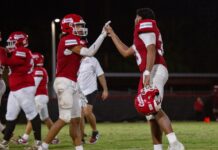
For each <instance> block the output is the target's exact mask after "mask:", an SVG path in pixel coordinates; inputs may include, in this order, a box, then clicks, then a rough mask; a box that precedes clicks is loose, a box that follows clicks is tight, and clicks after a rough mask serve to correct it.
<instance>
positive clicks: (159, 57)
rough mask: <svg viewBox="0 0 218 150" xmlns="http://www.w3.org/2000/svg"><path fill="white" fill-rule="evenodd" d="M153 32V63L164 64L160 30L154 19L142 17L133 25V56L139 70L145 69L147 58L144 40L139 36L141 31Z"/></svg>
mask: <svg viewBox="0 0 218 150" xmlns="http://www.w3.org/2000/svg"><path fill="white" fill-rule="evenodd" d="M148 32H153V33H155V36H156V51H157V52H156V58H155V63H154V64H163V65H164V66H166V63H165V60H164V57H163V42H162V38H161V34H160V31H159V29H158V27H157V25H156V21H155V20H151V19H144V20H141V21H139V23H138V24H137V25H136V26H135V31H134V45H135V47H136V49H134V51H135V56H136V60H137V64H138V66H139V70H140V72H144V70H145V69H146V61H147V60H146V58H147V48H146V46H145V44H144V42H143V41H142V40H141V39H140V38H139V35H140V34H141V33H148Z"/></svg>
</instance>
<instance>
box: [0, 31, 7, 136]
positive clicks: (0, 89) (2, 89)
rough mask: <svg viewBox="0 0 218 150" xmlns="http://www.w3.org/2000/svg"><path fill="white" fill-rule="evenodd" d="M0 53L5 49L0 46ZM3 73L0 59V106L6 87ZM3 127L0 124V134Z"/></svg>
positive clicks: (0, 39)
mask: <svg viewBox="0 0 218 150" xmlns="http://www.w3.org/2000/svg"><path fill="white" fill-rule="evenodd" d="M1 41H2V36H1V32H0V42H1ZM0 51H5V48H3V47H1V46H0ZM3 71H4V66H3V65H2V64H1V59H0V105H1V100H2V96H3V95H4V93H5V91H6V86H5V82H4V80H3V79H2V74H3ZM4 129H5V126H4V125H3V124H2V123H1V122H0V132H2V133H4V131H5V130H4Z"/></svg>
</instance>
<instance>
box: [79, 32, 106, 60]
mask: <svg viewBox="0 0 218 150" xmlns="http://www.w3.org/2000/svg"><path fill="white" fill-rule="evenodd" d="M105 37H106V36H105V35H104V34H100V35H99V37H98V38H97V39H96V41H95V42H94V43H93V44H92V45H91V46H90V47H89V48H85V47H83V48H81V50H80V55H82V56H94V55H95V53H96V52H97V51H98V49H99V48H100V46H101V44H102V42H103V41H104V39H105Z"/></svg>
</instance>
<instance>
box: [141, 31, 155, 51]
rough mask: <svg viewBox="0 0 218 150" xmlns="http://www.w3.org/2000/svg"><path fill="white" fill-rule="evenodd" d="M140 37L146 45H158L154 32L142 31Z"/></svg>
mask: <svg viewBox="0 0 218 150" xmlns="http://www.w3.org/2000/svg"><path fill="white" fill-rule="evenodd" d="M139 38H140V39H141V40H142V41H143V42H144V44H145V46H146V47H148V45H151V44H154V45H156V35H155V33H154V32H149V33H141V34H139Z"/></svg>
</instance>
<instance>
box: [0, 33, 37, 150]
mask: <svg viewBox="0 0 218 150" xmlns="http://www.w3.org/2000/svg"><path fill="white" fill-rule="evenodd" d="M7 42H8V45H7V47H6V48H9V49H10V50H11V54H10V55H11V56H10V57H8V56H7V52H6V51H1V54H0V57H1V58H0V59H1V62H2V64H3V65H5V66H7V67H8V68H9V74H8V78H9V88H10V93H9V97H8V104H7V112H6V121H7V122H6V128H5V134H4V137H3V141H2V142H1V143H0V149H9V145H8V143H9V140H10V138H11V136H12V133H13V131H14V129H15V126H16V119H17V116H18V114H19V113H20V110H21V109H22V110H23V111H24V113H25V115H26V118H27V119H28V120H30V121H31V123H32V126H33V131H34V137H35V144H36V146H37V145H39V144H40V143H41V121H40V118H39V115H38V113H37V110H36V107H35V103H34V96H35V83H34V79H33V76H32V71H33V65H34V64H33V63H34V62H33V58H32V53H31V51H30V49H28V48H27V47H28V35H27V34H26V33H24V32H20V31H17V32H13V33H11V34H10V36H9V38H8V40H7Z"/></svg>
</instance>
